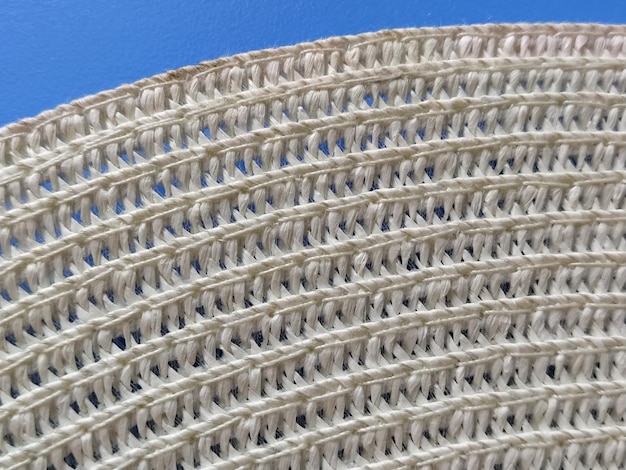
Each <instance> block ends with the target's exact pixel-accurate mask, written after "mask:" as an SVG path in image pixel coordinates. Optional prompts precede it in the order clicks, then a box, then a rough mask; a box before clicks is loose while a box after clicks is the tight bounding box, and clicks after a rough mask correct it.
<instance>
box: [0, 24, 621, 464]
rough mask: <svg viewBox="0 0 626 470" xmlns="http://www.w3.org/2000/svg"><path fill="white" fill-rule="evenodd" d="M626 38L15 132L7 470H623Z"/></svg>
mask: <svg viewBox="0 0 626 470" xmlns="http://www.w3.org/2000/svg"><path fill="white" fill-rule="evenodd" d="M625 113H626V27H609V26H598V25H540V26H537V25H517V26H479V27H459V28H440V29H414V30H396V31H386V32H380V33H375V34H365V35H361V36H356V37H348V38H335V39H330V40H325V41H321V42H316V43H312V44H303V45H298V46H295V47H290V48H283V49H276V50H270V51H263V52H256V53H251V54H246V55H241V56H236V57H231V58H227V59H222V60H218V61H214V62H208V63H204V64H201V65H199V66H197V67H191V68H185V69H181V70H178V71H175V72H171V73H168V74H165V75H162V76H157V77H154V78H151V79H148V80H144V81H141V82H138V83H136V84H134V85H129V86H124V87H121V88H118V89H116V90H113V91H108V92H104V93H101V94H99V95H96V96H92V97H89V98H86V99H83V100H80V101H76V102H74V103H72V104H69V105H66V106H62V107H60V108H57V109H56V110H53V111H50V112H46V113H44V114H42V115H40V116H39V117H37V118H34V119H30V120H25V121H22V122H20V123H17V124H14V125H10V126H8V127H6V128H3V129H0V250H1V254H0V328H1V334H0V402H1V404H0V424H1V429H2V436H1V439H0V468H3V469H17V468H33V469H37V470H45V469H57V470H59V469H64V468H124V469H190V468H197V467H200V468H216V469H236V468H250V467H254V468H263V469H268V470H271V469H281V470H286V469H289V468H291V469H294V470H295V469H300V468H311V469H318V468H324V469H326V468H352V467H356V468H363V467H366V466H369V468H381V469H383V468H385V469H387V468H389V469H391V468H393V469H395V468H413V467H415V468H425V469H430V470H436V469H471V470H479V469H493V470H498V469H499V470H511V469H524V470H525V469H529V468H537V469H538V468H543V469H554V470H556V469H562V470H572V469H590V468H601V469H616V468H626V463H625V462H626V422H625V418H626V377H625V374H626V323H625V322H626V133H625V129H626V114H625Z"/></svg>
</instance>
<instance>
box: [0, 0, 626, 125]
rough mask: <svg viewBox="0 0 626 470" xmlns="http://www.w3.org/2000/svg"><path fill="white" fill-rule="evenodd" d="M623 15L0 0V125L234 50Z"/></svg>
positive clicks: (518, 6) (463, 5)
mask: <svg viewBox="0 0 626 470" xmlns="http://www.w3.org/2000/svg"><path fill="white" fill-rule="evenodd" d="M519 21H529V22H546V21H591V22H602V23H624V22H626V1H625V0H596V1H583V0H353V1H350V0H317V1H316V0H237V1H235V0H232V1H228V0H223V1H221V2H219V1H215V0H205V1H200V0H151V1H143V2H141V1H132V0H126V1H124V0H108V1H104V0H90V1H78V0H76V1H69V0H0V125H3V124H6V123H9V122H11V121H14V120H17V119H19V118H22V117H28V116H33V115H35V114H37V113H39V112H40V111H43V110H45V109H48V108H52V107H54V106H56V105H58V104H61V103H63V102H66V101H70V100H72V99H75V98H79V97H81V96H85V95H87V94H92V93H96V92H98V91H101V90H105V89H108V88H113V87H115V86H118V85H120V84H122V83H128V82H132V81H135V80H138V79H140V78H143V77H148V76H151V75H154V74H156V73H160V72H164V71H166V70H169V69H174V68H177V67H181V66H183V65H189V64H194V63H197V62H200V61H203V60H208V59H213V58H217V57H220V56H224V55H230V54H234V53H237V52H244V51H248V50H254V49H262V48H268V47H273V46H281V45H287V44H293V43H297V42H301V41H306V40H313V39H319V38H323V37H328V36H334V35H342V34H355V33H359V32H364V31H374V30H378V29H382V28H398V27H407V26H440V25H451V24H471V23H486V22H519Z"/></svg>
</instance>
